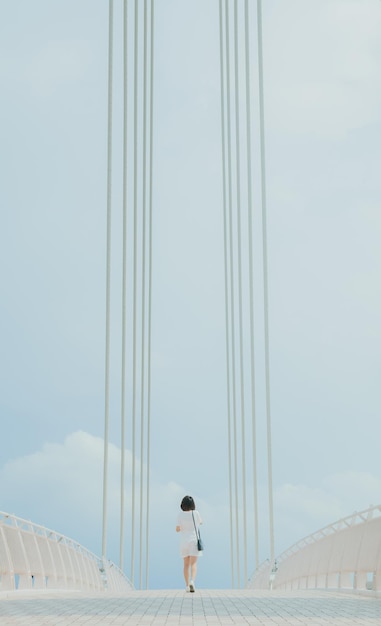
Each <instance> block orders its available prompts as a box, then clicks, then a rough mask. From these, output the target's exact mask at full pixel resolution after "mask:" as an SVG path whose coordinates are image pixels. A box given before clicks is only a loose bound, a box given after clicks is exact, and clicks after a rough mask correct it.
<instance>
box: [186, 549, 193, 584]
mask: <svg viewBox="0 0 381 626" xmlns="http://www.w3.org/2000/svg"><path fill="white" fill-rule="evenodd" d="M191 558H194V557H191V556H184V580H185V584H186V586H187V587H188V585H189V566H190V559H191Z"/></svg>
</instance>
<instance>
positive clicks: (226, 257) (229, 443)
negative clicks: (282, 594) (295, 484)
mask: <svg viewBox="0 0 381 626" xmlns="http://www.w3.org/2000/svg"><path fill="white" fill-rule="evenodd" d="M219 20H220V81H221V141H222V196H223V216H224V281H225V344H226V390H227V417H228V429H227V430H228V458H229V463H228V465H229V515H230V563H231V585H232V587H234V578H235V576H234V557H233V554H234V553H233V492H232V445H231V437H230V433H231V428H232V426H231V412H230V404H231V399H230V337H229V289H228V244H227V237H228V234H227V229H228V222H227V220H228V218H227V199H226V185H227V182H226V138H225V86H224V54H223V7H222V0H219Z"/></svg>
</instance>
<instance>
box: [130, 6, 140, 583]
mask: <svg viewBox="0 0 381 626" xmlns="http://www.w3.org/2000/svg"><path fill="white" fill-rule="evenodd" d="M134 36H135V37H134V42H135V45H134V244H133V246H134V254H133V258H134V261H133V267H134V276H133V321H132V472H131V483H132V485H131V580H132V582H134V578H135V482H136V325H137V246H138V242H137V221H138V215H137V214H138V208H137V202H138V180H137V178H138V163H137V155H138V145H137V144H138V136H137V134H138V0H135V33H134Z"/></svg>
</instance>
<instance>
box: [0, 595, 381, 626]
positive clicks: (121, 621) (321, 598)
mask: <svg viewBox="0 0 381 626" xmlns="http://www.w3.org/2000/svg"><path fill="white" fill-rule="evenodd" d="M0 624H1V626H11V625H12V626H68V625H69V624H75V625H76V626H81V625H86V626H94V625H102V626H105V625H107V626H108V625H112V626H123V625H126V626H127V625H128V626H148V625H150V624H154V625H155V626H174V625H178V626H190V625H195V626H217V625H218V626H225V625H226V626H227V625H229V626H233V625H235V624H237V625H239V626H245V625H247V624H251V625H253V626H254V625H255V626H258V625H261V626H270V625H271V626H278V625H287V626H328V625H330V626H332V625H335V626H371V625H374V626H376V625H377V626H379V625H380V624H381V600H380V599H378V598H375V597H369V596H364V595H353V594H343V593H342V594H339V593H336V592H319V591H315V592H313V591H305V592H276V591H273V592H264V591H260V592H258V591H251V590H234V591H230V590H205V589H203V590H197V591H196V593H194V594H190V593H185V592H184V591H178V590H177V591H175V590H170V591H162V590H160V591H131V592H128V593H127V594H124V595H108V596H105V595H96V596H95V595H92V596H91V595H87V594H86V595H85V594H83V593H80V592H77V593H74V592H72V593H68V592H56V593H49V594H48V593H36V592H32V593H29V594H28V593H26V592H21V591H18V592H13V593H2V594H0Z"/></svg>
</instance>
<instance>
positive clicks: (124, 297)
mask: <svg viewBox="0 0 381 626" xmlns="http://www.w3.org/2000/svg"><path fill="white" fill-rule="evenodd" d="M123 18H124V19H123V271H122V381H121V388H122V389H121V437H120V438H121V445H120V452H121V463H120V541H119V567H120V569H121V570H123V565H124V519H125V510H124V492H125V446H126V434H125V433H126V325H127V324H126V316H127V315H126V308H127V307H126V300H127V94H128V89H127V60H128V55H127V29H128V19H127V0H124V7H123Z"/></svg>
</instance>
